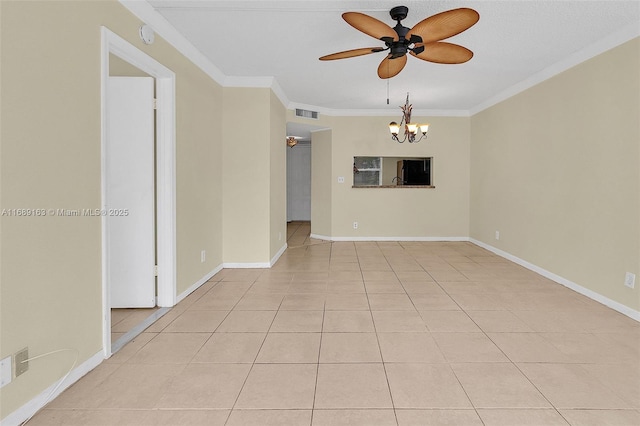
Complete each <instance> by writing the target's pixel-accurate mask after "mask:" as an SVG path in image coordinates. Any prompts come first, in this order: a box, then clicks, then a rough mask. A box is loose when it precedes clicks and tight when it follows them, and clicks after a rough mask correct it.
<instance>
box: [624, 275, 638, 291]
mask: <svg viewBox="0 0 640 426" xmlns="http://www.w3.org/2000/svg"><path fill="white" fill-rule="evenodd" d="M624 285H626V286H627V287H629V288H634V287H635V286H636V274H632V273H631V272H627V273H626V274H625V276H624Z"/></svg>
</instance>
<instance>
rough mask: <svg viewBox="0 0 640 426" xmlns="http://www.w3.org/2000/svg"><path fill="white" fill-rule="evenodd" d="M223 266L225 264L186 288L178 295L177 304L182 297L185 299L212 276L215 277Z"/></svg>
mask: <svg viewBox="0 0 640 426" xmlns="http://www.w3.org/2000/svg"><path fill="white" fill-rule="evenodd" d="M222 268H223V265H218V266H217V267H216V268H215V269H214V270H213V271H211V272H209V273H208V274H207V275H205V276H204V277H202V278H200V279H199V280H198V282H196V283H195V284H193V285H192V286H191V287H189V288H188V289H186V290H185V291H183V292H182V293H180V294H179V295H178V297H176V304H178V303H179V302H180V301H181V300H182V299H184V298H185V297H187V296H188V295H190V294H191V293H193V292H194V291H196V290H197V289H198V287H200V286H201V285H202V284H204V283H206V282H207V281H209V280H210V279H211V277H213V276H214V275H215V274H217V273H218V272H220V271H222Z"/></svg>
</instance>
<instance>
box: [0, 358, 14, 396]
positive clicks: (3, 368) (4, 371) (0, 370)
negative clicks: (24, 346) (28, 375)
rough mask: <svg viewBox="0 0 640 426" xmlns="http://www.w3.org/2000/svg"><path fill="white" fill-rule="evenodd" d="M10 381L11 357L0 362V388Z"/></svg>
mask: <svg viewBox="0 0 640 426" xmlns="http://www.w3.org/2000/svg"><path fill="white" fill-rule="evenodd" d="M11 379H12V371H11V356H8V357H6V358H5V359H3V360H0V388H1V387H3V386H4V385H8V384H9V383H11Z"/></svg>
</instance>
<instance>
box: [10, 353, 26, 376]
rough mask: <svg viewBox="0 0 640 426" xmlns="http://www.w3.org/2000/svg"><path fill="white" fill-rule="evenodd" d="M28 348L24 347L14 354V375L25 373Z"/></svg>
mask: <svg viewBox="0 0 640 426" xmlns="http://www.w3.org/2000/svg"><path fill="white" fill-rule="evenodd" d="M28 359H29V348H24V349H23V350H21V351H18V352H16V353H15V355H14V360H15V369H16V377H18V376H19V375H21V374H22V373H25V372H26V371H27V370H28V369H29V361H27V360H28Z"/></svg>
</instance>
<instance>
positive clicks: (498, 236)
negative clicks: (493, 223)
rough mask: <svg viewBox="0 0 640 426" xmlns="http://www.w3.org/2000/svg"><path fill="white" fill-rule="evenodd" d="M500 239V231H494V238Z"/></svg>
mask: <svg viewBox="0 0 640 426" xmlns="http://www.w3.org/2000/svg"><path fill="white" fill-rule="evenodd" d="M499 239H500V231H496V240H499Z"/></svg>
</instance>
